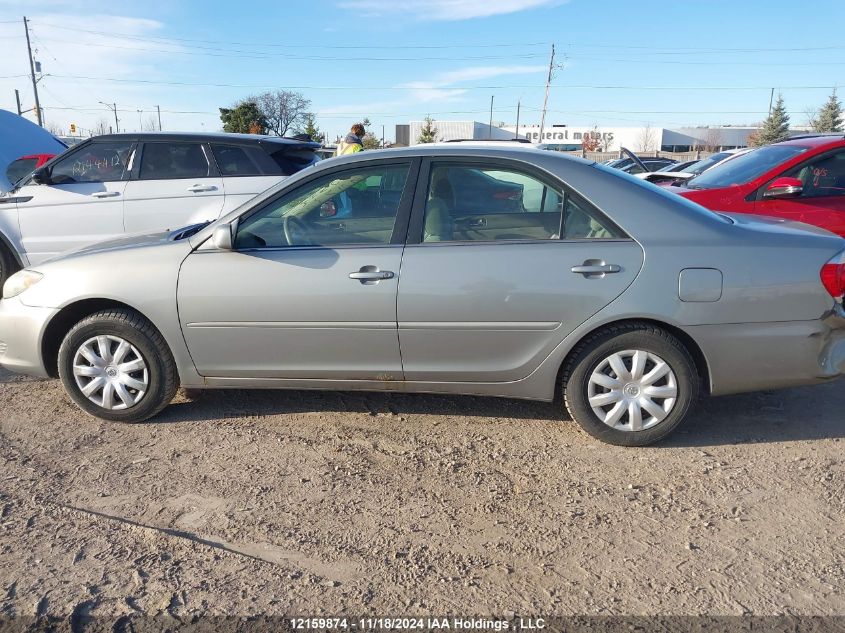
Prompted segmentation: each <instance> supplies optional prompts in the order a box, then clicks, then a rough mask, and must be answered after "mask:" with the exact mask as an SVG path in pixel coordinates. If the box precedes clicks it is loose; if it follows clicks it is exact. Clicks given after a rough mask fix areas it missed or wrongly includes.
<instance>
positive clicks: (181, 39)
mask: <svg viewBox="0 0 845 633" xmlns="http://www.w3.org/2000/svg"><path fill="white" fill-rule="evenodd" d="M0 24H2V23H1V22H0ZM40 24H41V25H42V26H48V27H50V28H53V29H62V30H65V31H75V32H79V33H91V34H93V35H105V36H108V37H119V38H127V39H134V40H141V41H143V42H148V41H156V40H157V41H159V42H199V43H202V44H226V45H231V46H265V47H272V48H297V49H299V48H303V47H310V46H314V43H313V42H303V43H301V44H277V43H270V42H268V43H256V42H254V41H253V42H233V41H226V40H205V39H194V38H185V37H157V36H155V35H144V36H141V35H132V34H129V33H113V32H107V31H96V30H93V29H81V28H77V27H70V26H61V25H58V24H50V23H47V22H40ZM547 45H548V42H525V43H509V42H500V43H494V44H490V43H487V44H439V45H434V44H427V45H402V44H398V45H372V44H367V45H365V44H360V45H323V44H320V48H322V49H340V50H350V49H371V50H379V49H380V50H395V49H408V48H413V49H422V50H428V49H431V50H436V49H454V48H518V47H529V46H547Z"/></svg>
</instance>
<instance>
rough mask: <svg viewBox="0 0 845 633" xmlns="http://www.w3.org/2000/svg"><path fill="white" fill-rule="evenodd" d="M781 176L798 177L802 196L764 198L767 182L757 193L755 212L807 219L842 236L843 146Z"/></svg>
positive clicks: (844, 201)
mask: <svg viewBox="0 0 845 633" xmlns="http://www.w3.org/2000/svg"><path fill="white" fill-rule="evenodd" d="M780 176H787V177H791V178H798V179H799V180H801V182H802V183H803V191H802V192H801V195H799V196H797V197H795V198H779V199H767V198H764V197H763V195H764V194H765V191H766V187H767V186H768V184H769V183H766V185H764V186H763V187H761V188H760V191H759V193H758V196H757V201H756V203H755V205H754V209H755V213H759V214H760V215H772V216H776V217H780V218H786V219H788V220H794V221H796V222H806V223H807V224H813V225H815V226H820V227H822V228H825V229H827V230H828V231H832V232H834V233H836V234H838V235H842V236H845V149H839V150H836V151H833V152H828V153H826V154H822V155H821V156H817V157H814V158H812V159H810V160H808V161H806V162H804V163H801V164H800V165H798V166H797V167H793V168H792V169H790V170H788V171H786V172H785V173H783V174H780ZM780 176H779V177H780Z"/></svg>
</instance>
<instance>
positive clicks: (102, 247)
mask: <svg viewBox="0 0 845 633" xmlns="http://www.w3.org/2000/svg"><path fill="white" fill-rule="evenodd" d="M173 234H174V231H162V232H160V233H134V234H132V235H125V236H123V237H119V238H117V239H114V240H107V241H105V242H96V243H94V244H89V245H88V246H83V247H82V248H79V249H76V250H72V251H65V252H64V253H61V254H59V255H57V256H56V257H53V258H51V259H49V260H47V261H45V262H44V263H45V264H47V263H50V264H52V263H53V262H59V261H63V260H66V259H73V258H75V257H81V256H84V255H96V254H98V253H108V252H114V251H125V250H129V249H140V248H144V247H150V246H158V245H160V244H163V243H166V242H170V241H173V238H172V236H173Z"/></svg>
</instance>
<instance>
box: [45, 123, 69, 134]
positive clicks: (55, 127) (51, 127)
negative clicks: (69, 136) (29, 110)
mask: <svg viewBox="0 0 845 633" xmlns="http://www.w3.org/2000/svg"><path fill="white" fill-rule="evenodd" d="M46 127H47V131H48V132H49V133H50V134H52V135H53V136H64V134H65V131H64V130H63V129H62V126H60V125H59V124H58V123H48V124H47V125H46Z"/></svg>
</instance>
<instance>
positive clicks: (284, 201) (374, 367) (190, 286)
mask: <svg viewBox="0 0 845 633" xmlns="http://www.w3.org/2000/svg"><path fill="white" fill-rule="evenodd" d="M412 171H414V170H413V169H412V163H411V162H410V161H398V162H397V161H380V162H378V163H367V164H366V165H365V166H359V167H355V168H348V167H347V168H346V169H343V170H334V171H332V172H331V173H328V174H323V175H317V176H315V177H314V178H312V179H311V180H309V181H307V182H306V183H304V184H300V185H298V186H297V187H296V188H294V189H291V190H288V191H285V192H281V193H280V194H279V195H278V196H276V197H275V198H272V199H271V200H270V201H269V202H264V203H262V205H261V206H260V207H259V208H257V209H255V210H251V211H248V212H247V213H246V214H245V215H244V216H242V217H241V219H240V220H239V223H238V227H237V232H236V238H235V248H234V250H232V251H220V250H216V249H214V248H213V247H211V245H210V244H209V243H207V244H206V245H203V247H201V248H199V249H198V250H197V251H195V252H194V253H193V254H191V255H190V256H189V257H188V258H187V260H186V261H185V262H184V263H183V265H182V270H181V272H180V276H179V292H178V301H179V316H180V319H181V323H182V328H183V331H184V333H185V340H186V341H187V344H188V347H189V349H190V352H191V356H192V357H193V359H194V363H195V365H196V367H197V370H198V371H199V373H200V374H202V375H204V376H210V377H212V376H213V377H263V378H327V379H369V380H398V379H401V377H402V363H401V358H400V354H399V341H398V337H397V328H396V292H397V287H398V284H399V277H400V264H401V260H402V249H403V243H404V239H405V234H406V232H407V220H408V216H409V213H410V206H411V197H412V192H411V191H410V189H409V187H408V186H407V182H408V181H409V176H410V175H411V173H412ZM397 180H398V181H400V182H401V183H402V185H401V190H402V193H401V195H400V196H399V197H395V196H394V195H392V194H393V190H392V189H391V190H389V192H388V194H383V192H384V191H385V187H384V185H385V184H386V183H395V182H396V181H397Z"/></svg>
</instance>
